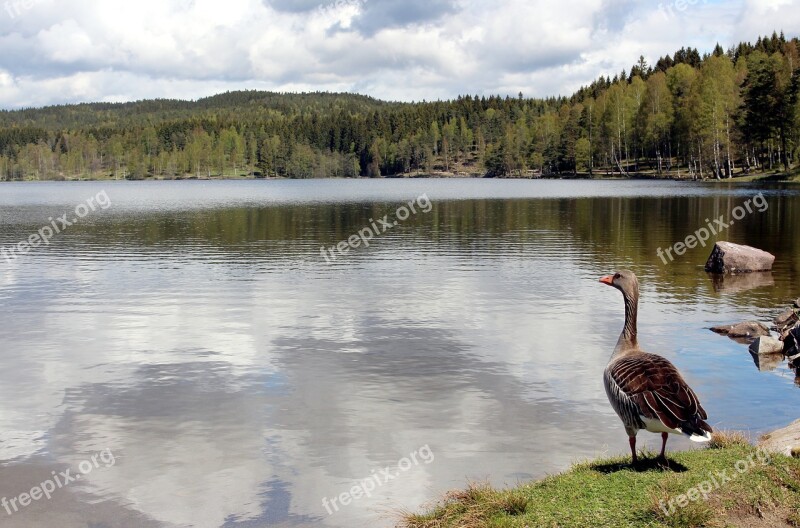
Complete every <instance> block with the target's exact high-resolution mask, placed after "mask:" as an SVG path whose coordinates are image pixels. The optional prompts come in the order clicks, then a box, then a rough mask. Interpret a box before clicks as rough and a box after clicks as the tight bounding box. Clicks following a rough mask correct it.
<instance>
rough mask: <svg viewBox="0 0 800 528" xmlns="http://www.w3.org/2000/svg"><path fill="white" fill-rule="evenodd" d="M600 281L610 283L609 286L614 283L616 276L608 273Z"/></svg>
mask: <svg viewBox="0 0 800 528" xmlns="http://www.w3.org/2000/svg"><path fill="white" fill-rule="evenodd" d="M600 282H602V283H603V284H608V285H609V286H613V285H614V276H613V275H608V276H606V277H603V278H602V279H600Z"/></svg>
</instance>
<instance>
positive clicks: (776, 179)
mask: <svg viewBox="0 0 800 528" xmlns="http://www.w3.org/2000/svg"><path fill="white" fill-rule="evenodd" d="M304 179H305V180H424V179H430V180H491V179H495V180H562V181H587V180H589V181H675V182H685V183H719V184H722V183H800V168H796V169H792V170H791V171H790V172H788V173H785V172H782V173H759V174H753V175H748V176H737V177H734V178H727V179H722V180H717V179H709V178H706V179H703V180H694V179H691V178H678V177H659V176H656V175H650V174H635V175H629V176H620V175H610V176H609V175H602V176H600V175H589V174H580V173H579V174H567V175H559V176H545V177H530V178H529V177H512V176H501V177H488V176H485V175H481V174H477V173H443V172H433V173H419V174H417V173H409V174H398V175H387V176H381V177H379V178H369V177H366V176H364V177H358V178H285V177H266V178H265V177H257V176H240V177H234V176H211V177H207V176H203V177H185V178H162V177H150V178H122V179H117V178H101V177H86V178H59V179H48V180H34V179H27V180H0V184H2V183H44V182H58V183H65V182H156V181H183V182H198V181H201V182H202V181H290V180H298V181H302V180H304Z"/></svg>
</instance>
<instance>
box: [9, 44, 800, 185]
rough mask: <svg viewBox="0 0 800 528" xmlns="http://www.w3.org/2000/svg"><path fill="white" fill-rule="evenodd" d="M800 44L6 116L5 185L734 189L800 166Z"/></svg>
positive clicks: (741, 46) (67, 107) (70, 107)
mask: <svg viewBox="0 0 800 528" xmlns="http://www.w3.org/2000/svg"><path fill="white" fill-rule="evenodd" d="M798 50H799V48H798V39H797V38H792V39H790V40H789V39H787V38H786V37H785V36H784V35H783V34H782V33H781V34H780V35H778V34H777V33H775V34H773V35H772V36H770V37H764V38H760V39H759V40H758V41H757V42H756V43H755V44H752V43H741V44H739V45H738V46H735V47H732V48H730V49H728V50H725V49H723V48H722V47H721V46H720V45H717V46H716V48H715V49H714V51H713V52H712V53H709V54H705V55H701V54H700V53H699V51H698V50H696V49H692V48H688V49H687V48H683V49H681V50H678V51H677V52H676V53H674V54H673V55H668V56H665V57H662V58H659V60H658V61H657V62H656V63H655V64H653V65H650V64H648V63H647V61H646V60H645V59H644V57H641V58H640V59H639V61H638V62H637V63H636V64H635V65H634V66H633V67H632V68H631V69H630V71H622V72H621V73H619V74H617V75H615V76H614V77H613V78H611V77H608V76H605V77H601V78H599V79H598V80H596V81H595V82H593V83H592V84H591V85H589V86H586V87H583V88H581V89H580V90H578V91H577V92H576V93H575V94H574V95H572V96H571V97H551V98H545V99H531V98H525V97H524V96H523V94H519V96H518V97H497V96H493V97H478V96H461V97H458V98H457V99H455V100H451V101H435V102H426V101H423V102H418V103H392V102H383V101H378V100H376V99H373V98H370V97H365V96H360V95H353V94H330V93H306V94H279V93H270V92H258V91H241V92H230V93H225V94H221V95H218V96H214V97H209V98H205V99H200V100H198V101H177V100H155V101H140V102H135V103H125V104H110V103H97V104H81V105H65V106H54V107H47V108H40V109H24V110H16V111H2V112H0V179H2V180H24V179H40V180H50V179H65V178H67V179H69V178H87V177H89V178H117V179H122V178H125V179H144V178H153V177H156V178H185V177H197V178H202V177H213V176H228V177H231V176H250V177H287V178H323V177H382V176H389V175H401V174H414V173H416V174H437V173H446V174H472V175H487V176H498V177H533V176H558V175H573V174H601V175H602V174H606V175H621V176H631V175H652V176H654V177H682V178H726V177H731V176H733V175H735V174H740V173H747V172H753V171H759V172H762V171H767V170H774V169H786V170H788V169H789V168H791V167H792V166H793V165H794V164H795V163H796V161H797V157H798V155H800V151H799V149H800V103H799V102H798V101H799V98H798V94H799V93H800V57H798Z"/></svg>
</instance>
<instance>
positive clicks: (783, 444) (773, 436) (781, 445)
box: [758, 420, 800, 456]
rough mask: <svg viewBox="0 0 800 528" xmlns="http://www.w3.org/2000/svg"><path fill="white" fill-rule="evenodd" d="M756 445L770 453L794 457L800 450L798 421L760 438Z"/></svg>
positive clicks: (799, 421)
mask: <svg viewBox="0 0 800 528" xmlns="http://www.w3.org/2000/svg"><path fill="white" fill-rule="evenodd" d="M758 445H759V447H761V448H762V449H764V450H766V451H770V452H772V453H781V454H784V455H788V456H795V455H794V453H796V452H797V450H798V449H800V420H797V421H796V422H794V423H793V424H791V425H790V426H788V427H786V428H784V429H779V430H777V431H773V432H771V433H769V434H766V435H764V436H762V437H761V441H760V442H759V444H758Z"/></svg>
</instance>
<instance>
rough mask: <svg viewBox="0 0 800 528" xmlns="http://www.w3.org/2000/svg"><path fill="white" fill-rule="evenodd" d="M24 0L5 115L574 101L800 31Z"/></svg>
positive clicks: (515, 6) (790, 20)
mask: <svg viewBox="0 0 800 528" xmlns="http://www.w3.org/2000/svg"><path fill="white" fill-rule="evenodd" d="M15 1H17V0H8V2H6V3H5V4H3V6H2V8H1V9H0V48H2V49H3V62H2V65H0V67H1V68H2V70H0V107H4V108H16V107H21V106H29V105H44V104H54V103H65V102H76V101H96V100H102V101H109V100H112V101H119V100H135V99H141V98H151V97H170V98H196V97H199V96H205V95H211V94H214V93H217V92H219V91H224V90H235V89H252V88H255V89H271V90H279V91H297V90H328V91H359V92H361V93H367V94H369V95H373V96H376V97H379V98H385V99H393V100H411V99H415V100H419V99H429V100H430V99H436V98H450V97H454V96H456V95H459V94H495V93H498V94H501V95H506V94H511V95H513V94H516V93H517V92H520V91H521V92H523V93H525V94H526V95H537V96H547V95H556V94H562V95H567V94H570V93H571V92H572V91H574V90H575V89H576V88H578V87H579V86H580V85H582V84H586V83H588V82H591V81H592V80H593V79H595V78H597V77H598V76H599V75H612V76H613V74H614V73H617V72H619V71H620V70H622V69H623V68H629V67H630V66H631V65H632V64H633V63H634V62H635V61H636V59H637V58H638V56H639V55H640V54H642V55H644V56H645V57H646V58H648V59H649V60H650V61H655V60H656V59H657V58H658V57H659V56H662V55H664V54H667V53H672V52H674V51H675V50H676V49H678V48H680V47H682V46H693V47H699V48H700V49H701V50H710V48H711V47H713V45H714V44H716V42H720V43H721V44H723V46H728V45H732V44H735V43H737V42H739V41H740V40H754V39H755V38H757V37H758V35H759V34H764V33H771V32H772V31H773V30H776V29H777V30H780V29H784V30H786V32H787V34H788V35H791V34H792V31H793V30H794V31H797V28H800V10H799V9H797V7H798V6H797V5H796V4H797V3H798V1H797V0H770V1H764V0H733V1H730V2H719V1H712V0H698V1H697V2H696V3H695V4H694V5H691V4H687V5H685V6H684V7H685V8H684V9H677V8H676V7H675V4H671V3H670V2H664V3H662V4H660V5H661V8H660V7H659V4H657V3H655V2H653V3H642V2H631V1H630V0H562V1H560V2H558V3H553V2H549V1H545V0H535V1H523V0H494V1H491V2H488V1H487V2H479V1H478V0H430V1H426V2H421V1H413V2H410V3H405V4H402V6H401V3H398V2H397V1H396V0H363V1H362V0H341V1H338V2H331V1H314V0H308V1H303V2H285V1H283V0H226V1H225V2H217V1H214V0H171V1H159V0H141V1H140V2H137V3H130V2H116V1H115V2H100V1H98V0H64V1H62V2H55V0H39V1H38V2H34V3H32V4H29V3H23V2H18V3H15ZM28 5H30V7H27V6H28ZM403 6H405V7H404V8H401V7H403ZM671 6H672V7H671ZM12 15H13V16H12Z"/></svg>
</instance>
